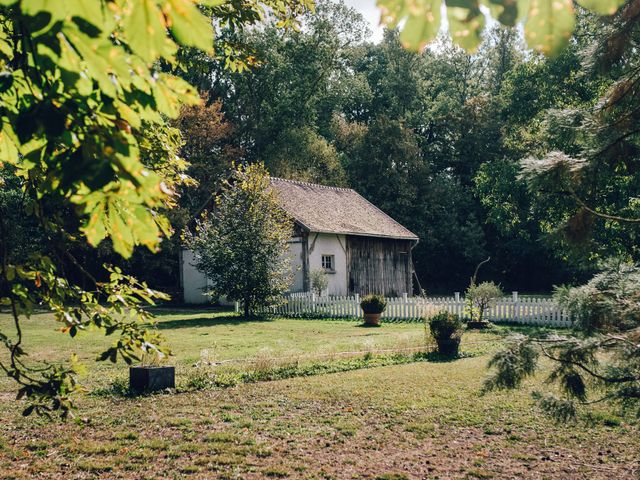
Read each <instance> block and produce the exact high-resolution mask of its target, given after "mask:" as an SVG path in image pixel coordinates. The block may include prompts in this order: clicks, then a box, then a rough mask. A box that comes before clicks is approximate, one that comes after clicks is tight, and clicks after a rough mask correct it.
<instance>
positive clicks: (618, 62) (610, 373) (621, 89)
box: [486, 7, 640, 419]
mask: <svg viewBox="0 0 640 480" xmlns="http://www.w3.org/2000/svg"><path fill="white" fill-rule="evenodd" d="M629 8H630V7H628V8H627V9H623V10H622V12H621V13H620V14H619V15H618V16H617V21H616V22H612V23H606V24H603V23H601V21H600V20H599V19H595V18H591V17H587V18H585V19H584V22H585V25H587V26H589V25H590V26H591V28H590V30H589V31H590V32H591V34H590V35H589V37H587V38H588V40H586V42H585V44H584V45H583V48H584V51H583V53H584V56H583V62H582V64H581V69H580V70H581V72H582V74H584V75H589V76H591V77H592V78H593V77H595V78H596V79H599V80H600V81H601V82H602V83H601V84H602V87H603V88H602V91H604V94H603V95H601V96H600V98H598V99H596V101H592V102H585V103H583V104H580V105H578V106H573V107H572V108H565V109H561V110H552V111H549V112H547V116H548V118H547V122H546V123H547V126H546V128H547V129H548V130H547V131H548V135H547V136H546V137H547V142H545V143H543V147H546V149H544V148H543V149H542V150H543V151H542V152H541V153H540V154H538V155H531V156H530V157H527V158H525V159H524V160H523V161H522V166H523V177H524V178H525V179H526V180H527V181H528V184H529V186H530V188H531V190H532V191H544V192H547V194H548V195H550V197H551V198H552V199H553V198H560V199H562V202H558V203H560V208H557V210H559V211H560V212H562V214H563V215H562V216H559V218H557V219H556V224H557V227H561V228H562V229H563V230H564V232H565V234H566V236H567V238H568V239H569V240H570V241H571V242H573V243H577V244H586V245H587V246H588V247H587V248H588V249H589V250H590V251H591V252H592V253H591V257H592V258H594V257H595V258H598V256H605V255H608V256H612V255H613V254H619V256H621V257H622V259H623V260H625V261H623V262H621V261H619V260H616V261H615V262H612V261H611V260H609V261H608V262H607V263H606V265H605V266H604V268H603V269H602V271H601V272H600V273H598V274H597V275H595V276H594V277H593V278H592V279H591V280H590V281H589V282H587V283H586V284H585V285H583V286H581V287H578V288H562V289H559V290H558V291H557V294H556V298H557V300H558V302H559V303H560V304H561V305H563V306H564V307H565V308H566V309H567V310H568V312H569V313H570V314H571V316H572V317H573V320H574V324H575V330H576V332H575V333H574V334H571V335H554V336H542V337H536V336H533V337H532V336H520V337H517V338H514V339H513V341H512V342H511V344H510V345H509V346H508V348H507V349H505V350H504V351H502V352H499V353H498V354H496V356H494V358H493V359H492V361H491V363H490V365H491V366H492V367H494V368H495V373H494V374H492V375H491V376H490V377H489V378H488V379H487V382H486V388H487V389H493V388H515V387H518V386H520V385H521V384H522V382H523V380H524V379H525V378H527V377H528V376H530V375H532V374H533V373H535V371H536V370H537V367H538V358H539V357H540V356H543V357H545V358H546V359H548V360H550V361H551V363H552V366H553V367H552V370H551V373H550V375H549V380H550V381H551V382H554V383H557V384H558V385H559V387H560V390H561V392H562V396H561V397H558V396H555V395H554V394H544V393H539V392H536V395H535V396H536V398H537V399H538V401H539V403H540V405H541V406H542V407H543V408H544V409H546V410H548V411H550V412H551V413H553V414H554V415H556V416H557V417H559V418H562V419H564V418H568V417H571V416H575V415H576V413H577V411H578V409H579V407H580V406H582V407H586V408H588V406H589V405H591V404H593V403H596V402H600V401H609V402H617V403H620V404H622V405H624V406H626V407H633V408H638V405H639V404H640V388H639V385H640V360H639V358H640V355H639V349H638V339H639V338H640V311H639V309H638V305H639V303H638V299H639V298H640V274H639V269H638V266H637V263H634V262H629V259H636V258H637V256H638V251H637V235H638V225H640V214H639V209H638V204H637V198H636V195H637V192H638V187H639V185H640V183H639V182H640V175H638V173H637V172H638V170H637V165H638V160H639V157H640V154H639V152H640V131H639V130H638V128H637V121H638V112H639V111H640V100H639V97H638V95H637V92H638V78H639V74H638V72H639V71H640V70H639V69H638V59H637V55H635V52H636V50H637V48H638V38H639V37H638V34H639V33H640V17H639V16H638V15H637V11H635V10H634V11H633V12H634V13H633V15H631V12H632V11H631V10H629ZM594 67H596V69H594ZM559 147H561V148H563V150H559ZM545 150H546V151H545ZM595 235H598V236H599V237H600V238H599V239H598V241H597V242H594V241H593V237H594V236H595ZM594 246H595V247H597V248H594ZM601 258H602V257H601ZM595 394H598V395H599V396H598V397H597V398H593V396H594V395H595ZM639 411H640V410H639Z"/></svg>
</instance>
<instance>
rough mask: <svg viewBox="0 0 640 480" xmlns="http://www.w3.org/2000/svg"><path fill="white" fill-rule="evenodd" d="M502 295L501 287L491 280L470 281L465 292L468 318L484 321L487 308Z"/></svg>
mask: <svg viewBox="0 0 640 480" xmlns="http://www.w3.org/2000/svg"><path fill="white" fill-rule="evenodd" d="M503 295H504V293H503V292H502V289H501V288H500V287H499V286H498V285H496V284H495V283H493V282H482V283H480V284H476V283H475V282H474V281H472V282H471V285H469V288H468V289H467V291H466V292H465V298H466V299H467V300H468V302H469V304H470V308H469V310H470V311H469V316H470V320H471V321H474V322H476V321H477V322H483V321H485V313H486V312H487V310H488V309H490V308H491V307H492V306H493V305H494V304H495V301H496V300H498V299H499V298H500V297H502V296H503Z"/></svg>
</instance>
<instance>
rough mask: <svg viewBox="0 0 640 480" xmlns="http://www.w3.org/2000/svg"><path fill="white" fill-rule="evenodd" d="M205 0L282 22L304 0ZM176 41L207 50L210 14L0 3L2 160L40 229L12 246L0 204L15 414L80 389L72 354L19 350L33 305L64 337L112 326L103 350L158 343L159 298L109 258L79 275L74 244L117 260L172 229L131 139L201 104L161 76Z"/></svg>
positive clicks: (160, 6)
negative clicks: (25, 243) (35, 243)
mask: <svg viewBox="0 0 640 480" xmlns="http://www.w3.org/2000/svg"><path fill="white" fill-rule="evenodd" d="M205 3H208V4H210V5H213V6H212V7H207V8H208V9H207V12H208V13H210V14H211V15H212V16H213V17H215V18H217V19H218V20H219V21H221V22H226V23H232V24H233V25H234V26H235V27H236V28H241V27H242V25H245V24H248V23H255V22H256V21H258V20H259V19H260V18H261V14H260V13H261V12H263V11H264V9H267V8H268V9H270V10H271V11H272V12H273V13H274V14H275V15H276V16H277V17H279V18H281V19H282V22H283V23H284V24H287V25H289V24H291V22H292V17H293V16H294V15H295V14H296V13H297V12H299V11H300V10H301V9H302V10H304V9H305V8H306V7H307V6H310V3H309V2H307V1H304V0H301V1H297V0H290V1H284V2H282V1H274V0H264V1H262V2H251V3H250V4H242V5H240V6H238V5H237V4H235V3H234V4H231V3H229V4H227V3H219V2H205ZM141 32H144V34H141ZM179 47H189V48H197V49H201V50H204V51H207V52H213V29H212V22H211V21H210V19H208V18H207V17H206V16H204V15H202V12H201V10H200V9H199V7H198V5H197V4H196V3H195V2H194V1H192V0H166V1H161V2H160V1H158V2H156V1H153V2H151V1H146V0H144V1H143V0H131V1H124V0H116V1H111V2H103V1H100V0H86V1H77V0H69V1H64V2H35V1H28V0H21V1H18V0H3V1H2V2H0V71H1V73H0V77H1V80H0V102H1V103H2V105H3V106H4V108H3V109H2V110H1V112H0V117H1V120H2V130H1V131H0V158H1V159H2V164H0V168H1V169H2V176H3V178H4V177H8V178H7V180H6V183H7V184H9V185H11V186H12V188H16V189H18V190H19V191H20V195H21V198H20V203H21V205H22V206H24V210H23V213H24V215H25V216H26V217H29V218H31V219H33V225H36V226H37V229H38V232H39V235H41V236H42V237H41V238H43V239H44V245H43V247H42V249H40V250H39V251H36V252H34V253H33V255H29V256H27V257H26V258H25V257H24V255H18V254H15V253H14V252H16V248H15V246H14V245H13V244H12V243H10V242H13V237H12V236H11V233H10V232H12V229H13V225H11V224H10V223H9V222H10V220H11V218H12V217H11V216H10V215H6V214H5V212H4V211H3V212H0V304H1V305H3V306H8V307H9V309H10V311H11V315H12V317H13V320H14V323H13V327H14V329H13V331H12V332H10V331H6V332H5V331H3V332H0V341H1V342H2V344H3V346H4V348H6V350H7V353H8V355H7V356H6V357H3V360H2V361H1V362H0V369H2V370H3V371H4V372H5V374H6V375H7V376H9V377H10V378H12V379H13V380H15V381H16V382H17V384H18V385H19V392H18V397H19V398H22V397H26V398H27V399H28V400H29V402H30V403H29V405H28V407H27V408H26V409H25V411H24V413H25V415H28V414H30V413H31V412H33V411H36V412H38V413H47V412H51V411H54V410H59V411H61V413H62V414H63V415H67V414H68V413H69V411H70V409H71V407H72V396H71V394H72V393H74V392H76V391H77V390H78V385H77V382H76V374H77V371H78V367H77V362H75V359H73V358H72V359H71V362H70V363H69V364H60V365H53V364H48V363H45V364H44V365H42V364H38V362H36V361H30V360H29V358H28V357H27V350H26V345H25V342H24V340H25V339H24V337H23V330H22V323H23V322H24V321H26V320H28V318H29V316H30V314H31V313H32V312H33V310H34V308H36V307H45V308H49V309H50V310H52V311H53V312H54V316H55V318H56V320H57V321H58V322H60V324H61V325H62V331H63V332H65V333H67V334H69V335H71V336H72V337H74V336H76V335H77V334H78V333H80V332H82V331H84V330H86V329H88V328H90V327H98V328H100V329H101V330H103V331H104V332H105V333H106V334H116V333H117V334H118V335H117V336H118V338H117V339H116V340H115V341H114V343H113V345H112V346H111V347H109V348H108V349H107V350H105V351H104V352H103V353H102V354H100V356H99V359H100V360H107V359H109V360H111V361H116V359H117V358H118V357H121V358H122V359H124V360H125V361H126V362H132V361H134V360H135V359H136V358H138V354H139V352H140V351H143V352H147V353H156V354H159V355H166V354H167V353H168V351H167V349H166V348H164V347H161V346H160V340H161V339H160V336H159V335H158V334H157V333H156V332H155V331H152V330H150V329H148V328H146V327H145V324H146V323H147V322H148V321H149V320H150V314H149V313H148V311H147V310H145V309H144V308H143V306H144V305H147V304H153V302H154V301H156V300H162V299H166V298H167V297H166V295H163V294H160V293H159V292H155V291H153V290H151V289H149V288H148V287H147V285H146V284H144V283H143V282H138V281H137V280H136V279H135V278H133V277H131V276H129V275H126V274H125V273H124V272H123V271H122V269H120V268H119V267H112V266H108V265H105V266H104V267H103V268H102V269H101V270H100V272H99V274H95V273H91V272H89V271H87V270H86V269H85V268H84V266H83V265H82V262H80V261H78V259H77V258H75V256H74V255H73V251H74V248H73V247H74V245H86V244H88V245H90V246H92V247H96V246H98V245H99V244H100V243H101V242H103V241H106V242H110V243H111V245H112V248H113V250H114V251H115V252H116V253H117V254H118V255H120V256H121V257H123V258H128V257H129V256H130V255H131V253H132V252H133V249H134V248H135V247H136V246H137V245H141V246H144V247H146V248H147V249H148V250H149V251H156V250H157V248H158V246H159V245H160V242H161V239H162V238H163V237H166V236H169V235H170V234H171V227H170V225H169V222H168V220H167V218H166V216H165V215H163V214H162V212H161V211H162V210H163V209H167V208H170V207H171V205H174V202H175V191H174V190H173V188H172V187H173V186H174V185H172V184H171V176H172V175H173V174H174V173H176V172H177V170H175V169H172V168H169V169H167V168H166V167H167V166H169V163H167V162H164V161H160V162H159V163H158V162H156V161H155V160H157V159H155V160H154V159H152V158H147V160H149V164H148V165H147V164H145V162H144V160H143V158H142V157H143V152H144V151H145V145H144V144H143V143H141V142H140V140H139V139H142V138H149V137H146V136H145V135H144V134H143V132H144V131H147V130H149V129H153V128H154V127H162V126H163V125H164V124H165V120H164V119H165V117H169V118H172V117H175V116H176V115H177V114H178V113H179V110H180V107H181V105H184V104H196V103H197V101H198V98H197V95H196V93H195V90H194V89H193V88H192V87H191V86H190V85H189V84H188V83H187V82H185V81H184V80H181V79H180V78H178V77H177V76H175V75H174V74H172V73H171V70H172V69H173V68H175V59H176V57H175V53H176V51H177V49H178V48H179ZM157 133H158V134H159V135H160V136H163V135H165V134H169V135H171V133H170V132H167V131H166V130H165V131H164V132H157ZM165 140H166V138H165ZM165 140H160V142H164V141H165ZM171 160H173V158H170V159H169V161H171ZM177 165H178V164H173V166H174V167H175V166H177ZM178 170H179V167H178ZM9 205H10V203H5V202H4V201H3V202H2V204H0V208H3V209H5V208H10V207H8V206H9ZM25 253H26V252H25ZM79 277H81V278H82V279H83V280H82V281H79V280H78V278H79Z"/></svg>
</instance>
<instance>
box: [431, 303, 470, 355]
mask: <svg viewBox="0 0 640 480" xmlns="http://www.w3.org/2000/svg"><path fill="white" fill-rule="evenodd" d="M429 329H430V330H431V336H432V337H433V338H434V340H435V341H436V344H437V345H438V353H439V354H441V355H447V356H457V355H458V349H459V347H460V340H461V339H462V333H463V332H464V329H463V324H462V321H461V320H460V318H459V317H458V315H455V314H453V313H449V312H445V311H441V312H439V313H437V314H435V315H434V316H433V317H431V318H430V319H429Z"/></svg>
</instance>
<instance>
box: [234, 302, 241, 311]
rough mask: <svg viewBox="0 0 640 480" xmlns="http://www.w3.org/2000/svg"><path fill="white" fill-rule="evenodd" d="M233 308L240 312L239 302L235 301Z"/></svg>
mask: <svg viewBox="0 0 640 480" xmlns="http://www.w3.org/2000/svg"><path fill="white" fill-rule="evenodd" d="M234 310H235V312H236V313H240V302H236V304H235V305H234Z"/></svg>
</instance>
